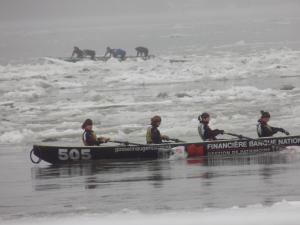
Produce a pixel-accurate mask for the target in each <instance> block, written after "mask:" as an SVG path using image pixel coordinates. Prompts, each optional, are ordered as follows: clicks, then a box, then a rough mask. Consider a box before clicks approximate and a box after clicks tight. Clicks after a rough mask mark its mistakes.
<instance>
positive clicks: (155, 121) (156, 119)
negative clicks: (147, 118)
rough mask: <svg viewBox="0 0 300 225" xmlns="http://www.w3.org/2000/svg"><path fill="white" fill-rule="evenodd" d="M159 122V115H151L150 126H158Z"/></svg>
mask: <svg viewBox="0 0 300 225" xmlns="http://www.w3.org/2000/svg"><path fill="white" fill-rule="evenodd" d="M160 123H161V117H160V116H157V115H156V116H153V117H152V118H151V125H152V126H156V127H159V125H160Z"/></svg>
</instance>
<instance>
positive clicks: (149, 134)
mask: <svg viewBox="0 0 300 225" xmlns="http://www.w3.org/2000/svg"><path fill="white" fill-rule="evenodd" d="M146 142H147V144H152V143H153V142H152V138H151V126H149V127H148V128H147V132H146Z"/></svg>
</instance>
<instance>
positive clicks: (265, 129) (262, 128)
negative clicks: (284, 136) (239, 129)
mask: <svg viewBox="0 0 300 225" xmlns="http://www.w3.org/2000/svg"><path fill="white" fill-rule="evenodd" d="M256 128H257V134H258V137H271V136H273V135H274V134H276V133H277V132H283V133H288V132H287V131H285V130H284V129H283V128H279V127H271V126H269V125H268V124H267V123H264V122H263V121H261V120H258V124H257V125H256Z"/></svg>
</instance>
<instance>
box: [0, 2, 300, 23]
mask: <svg viewBox="0 0 300 225" xmlns="http://www.w3.org/2000/svg"><path fill="white" fill-rule="evenodd" d="M290 4H293V5H295V6H297V7H300V1H299V0H0V19H1V21H10V20H32V19H33V20H35V19H39V20H40V19H42V20H48V19H59V18H72V17H76V18H78V17H88V16H102V15H103V16H109V15H111V16H118V15H128V14H134V15H137V14H153V13H158V14H163V13H164V12H171V11H174V12H176V11H184V10H186V11H191V10H192V11H199V12H203V11H211V10H232V9H236V10H239V9H241V8H244V9H245V8H249V9H251V8H252V7H256V8H257V6H258V5H259V6H261V8H262V9H268V8H272V7H274V6H276V7H278V6H279V5H281V6H282V7H283V9H284V7H285V6H288V5H290Z"/></svg>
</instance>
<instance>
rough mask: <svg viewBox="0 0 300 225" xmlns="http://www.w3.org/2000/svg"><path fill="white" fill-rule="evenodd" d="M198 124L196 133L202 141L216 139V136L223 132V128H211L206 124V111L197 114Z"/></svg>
mask: <svg viewBox="0 0 300 225" xmlns="http://www.w3.org/2000/svg"><path fill="white" fill-rule="evenodd" d="M198 120H199V125H198V133H199V135H200V137H201V138H202V140H203V141H211V140H216V139H217V138H216V136H217V135H219V134H224V130H218V129H215V130H212V129H210V127H209V126H208V124H209V120H210V115H209V114H208V113H206V112H205V113H202V114H201V115H199V116H198Z"/></svg>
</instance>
